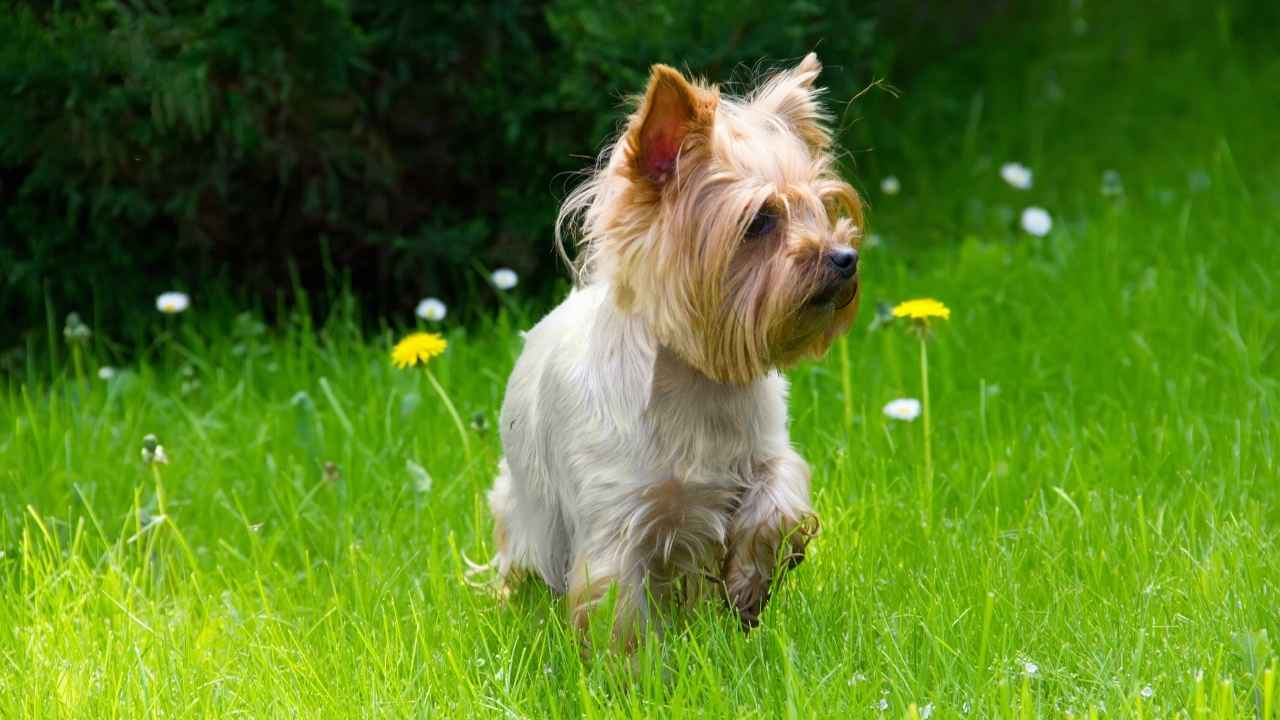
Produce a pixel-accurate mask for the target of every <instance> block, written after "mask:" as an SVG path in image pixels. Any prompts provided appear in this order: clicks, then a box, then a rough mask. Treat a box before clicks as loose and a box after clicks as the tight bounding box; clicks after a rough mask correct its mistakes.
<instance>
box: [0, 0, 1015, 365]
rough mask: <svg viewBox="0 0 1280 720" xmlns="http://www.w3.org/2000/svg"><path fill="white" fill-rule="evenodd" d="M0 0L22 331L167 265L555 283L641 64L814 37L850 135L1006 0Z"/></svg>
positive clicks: (430, 282) (92, 303)
mask: <svg viewBox="0 0 1280 720" xmlns="http://www.w3.org/2000/svg"><path fill="white" fill-rule="evenodd" d="M962 5H963V7H961V6H962ZM0 14H2V15H3V17H4V19H3V20H0V97H3V98H4V103H5V110H4V112H0V308H3V309H4V312H3V314H2V315H0V337H5V338H11V337H12V338H15V339H16V338H17V337H18V334H19V333H20V332H22V331H29V330H31V329H32V328H35V327H41V328H43V326H44V325H45V320H46V314H47V313H49V312H53V313H55V314H57V316H58V317H60V316H61V314H62V313H65V312H66V311H67V310H69V309H80V310H81V312H90V313H92V316H93V319H94V321H95V322H96V323H98V324H100V325H102V326H105V327H115V326H120V325H122V324H127V322H128V320H127V318H128V317H129V316H130V315H131V314H133V315H136V314H138V312H139V310H140V309H147V308H149V307H150V304H151V302H152V298H154V296H155V294H156V293H157V292H159V291H162V290H166V289H171V288H180V289H188V290H192V291H203V290H205V289H206V288H210V287H220V288H222V289H223V290H224V291H225V290H229V291H230V292H231V293H232V294H233V295H235V296H237V298H238V300H240V301H249V302H257V303H259V304H261V305H263V306H264V307H267V308H268V309H270V308H272V307H274V306H275V304H276V302H277V300H278V298H279V297H281V296H284V295H288V294H291V293H292V292H293V291H294V290H295V289H298V288H301V289H311V290H314V289H318V288H324V287H326V285H329V284H331V283H334V282H343V283H348V284H349V285H350V286H351V288H352V289H353V290H354V291H355V292H356V294H357V295H358V296H360V297H361V298H362V300H363V301H364V305H365V306H366V308H367V310H369V311H370V312H374V313H380V312H396V313H400V314H402V315H403V314H405V313H407V311H408V309H409V308H411V307H412V305H413V302H414V301H415V300H416V299H417V298H419V297H421V296H422V295H423V294H436V295H440V296H442V297H445V298H447V299H448V298H453V297H458V296H460V295H462V294H464V293H466V292H467V289H468V287H469V286H471V285H474V284H475V283H477V282H479V281H480V280H479V278H480V277H481V276H480V274H479V273H478V272H476V271H477V269H479V268H482V267H494V266H497V265H507V266H511V267H514V268H516V269H517V270H518V271H520V272H521V274H522V278H523V279H524V281H525V283H526V284H531V285H533V286H534V287H535V288H536V287H539V286H545V285H546V283H548V282H549V281H550V279H551V278H554V277H556V276H557V274H558V272H559V270H558V268H557V266H556V261H555V257H554V254H553V252H552V229H551V226H552V222H553V220H554V217H555V211H556V206H557V203H558V200H559V198H561V197H563V195H564V194H565V192H566V191H567V189H568V188H569V187H570V186H571V185H572V184H573V183H574V182H575V181H576V178H575V176H574V175H573V174H572V173H573V172H574V171H577V170H580V169H582V168H584V167H586V166H588V165H589V164H590V163H591V161H592V159H593V157H594V155H595V153H597V152H598V151H599V149H600V148H601V147H602V144H603V142H604V140H605V139H606V138H607V136H609V135H610V134H611V133H612V132H614V131H615V130H616V127H617V123H618V121H619V120H620V118H621V117H622V109H623V101H624V99H625V97H626V95H627V94H629V93H634V92H637V91H638V90H640V89H641V88H642V85H643V81H644V78H645V76H646V74H647V70H648V66H649V65H650V64H651V63H653V62H657V61H663V62H668V63H673V64H676V65H679V66H681V67H683V68H685V69H688V70H691V71H693V72H695V73H698V74H700V75H704V76H706V77H708V78H710V79H712V80H716V81H733V80H735V79H736V80H737V81H738V82H749V81H750V80H751V78H752V77H754V76H755V75H757V74H758V73H759V72H760V71H761V70H762V69H764V68H766V67H768V66H770V65H781V64H784V63H787V62H791V61H794V60H796V59H798V58H799V57H800V56H802V55H803V54H804V53H805V52H807V51H808V50H810V49H814V48H816V49H817V50H818V51H819V54H820V55H821V57H822V59H823V61H824V63H825V64H826V66H827V72H826V73H825V75H824V82H825V83H826V84H827V85H828V87H829V88H830V90H831V97H832V98H833V100H834V101H835V106H836V107H837V109H839V110H841V111H842V112H841V113H840V122H841V126H842V127H843V128H845V129H846V131H847V132H846V134H847V135H848V134H850V132H851V131H849V129H850V128H853V127H855V125H856V124H857V122H856V121H858V119H859V118H860V117H861V116H862V115H863V112H862V111H861V109H860V108H859V107H858V106H857V105H854V106H851V105H848V104H844V103H845V101H848V100H850V99H852V98H853V97H854V96H855V95H857V94H858V93H859V91H861V90H863V89H865V88H866V87H867V86H868V85H869V84H871V83H872V82H873V81H874V80H876V79H879V78H884V77H889V79H891V80H892V81H893V82H894V83H895V84H898V85H904V84H907V83H909V82H910V79H911V77H912V76H913V75H914V74H916V73H917V72H919V71H920V70H921V69H922V68H925V67H928V66H929V65H931V64H935V65H936V64H939V63H955V62H957V60H956V57H957V55H956V54H955V51H956V50H957V49H960V48H963V47H964V46H965V45H966V44H968V43H970V42H972V40H973V38H975V37H977V36H978V35H979V34H980V33H981V32H983V31H984V29H985V28H986V27H987V26H989V25H990V24H992V23H1008V22H1013V21H1014V19H1013V18H1011V17H1010V16H1011V15H1012V13H1011V12H1010V11H1009V10H1008V9H1006V8H1005V7H1004V6H1003V5H1002V4H1001V3H1000V2H998V1H995V0H985V1H984V2H979V3H964V4H961V3H948V2H943V1H941V0H916V1H915V2H907V3H901V2H900V3H885V2H882V3H860V4H849V3H837V4H822V3H811V2H779V3H772V2H757V1H754V0H709V1H708V2H703V3H686V2H676V1H664V2H652V3H612V2H600V1H598V0H550V2H521V1H519V0H490V1H488V2H477V3H452V2H449V3H444V2H423V1H420V0H348V1H347V2H340V1H338V0H303V1H290V0H212V1H211V2H205V1H196V0H167V1H166V0H106V1H104V2H84V3H81V2H52V3H50V2H24V3H15V2H10V3H8V4H7V6H5V7H4V8H3V11H2V13H0ZM900 58H910V63H905V62H903V61H902V60H900ZM762 61H763V63H765V64H764V65H762V64H761V63H762ZM872 95H873V96H874V95H877V94H876V93H872ZM861 102H862V101H860V103H861ZM865 102H870V103H877V102H883V100H881V99H880V98H877V97H870V96H869V97H868V98H867V99H866V100H865ZM860 103H859V104H860ZM956 110H957V112H963V108H957V109H956ZM892 115H893V112H892V110H891V109H890V110H887V111H885V112H877V113H876V114H875V117H876V118H877V121H878V122H883V123H891V122H892ZM889 142H890V144H891V142H892V141H891V140H890V141H889ZM846 144H847V145H850V146H851V147H854V148H855V149H856V147H857V146H858V143H857V142H856V140H855V141H854V142H852V143H849V142H847V143H846ZM883 144H884V143H881V145H882V146H883ZM854 157H856V155H852V156H851V160H850V162H851V163H852V162H853V160H852V158H854ZM9 344H11V343H10V342H8V341H6V342H3V343H0V345H9Z"/></svg>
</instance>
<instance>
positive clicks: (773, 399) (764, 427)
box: [489, 283, 810, 617]
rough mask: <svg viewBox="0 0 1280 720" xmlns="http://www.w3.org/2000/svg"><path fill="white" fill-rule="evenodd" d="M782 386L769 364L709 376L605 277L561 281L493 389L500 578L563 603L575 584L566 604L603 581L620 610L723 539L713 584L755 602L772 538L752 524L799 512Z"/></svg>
mask: <svg viewBox="0 0 1280 720" xmlns="http://www.w3.org/2000/svg"><path fill="white" fill-rule="evenodd" d="M786 394H787V383H786V380H785V379H783V377H782V376H781V375H779V374H778V373H777V372H771V373H769V374H768V375H766V376H764V377H762V378H760V379H758V380H756V381H754V382H752V383H750V384H749V385H746V386H736V385H726V384H721V383H716V382H714V381H712V380H709V379H707V378H706V377H704V376H702V375H701V374H699V373H697V372H695V371H694V370H693V369H692V368H689V367H688V366H687V365H685V364H684V363H683V362H682V361H680V360H679V359H678V358H677V357H676V356H675V355H674V354H673V353H671V352H670V351H668V350H665V349H663V348H661V347H660V346H659V345H658V344H657V343H656V341H655V340H654V338H653V337H652V336H651V335H650V333H649V332H648V331H647V330H646V329H645V327H644V325H643V323H642V321H641V320H640V319H639V318H638V317H636V316H635V315H629V314H626V313H624V312H622V311H620V310H619V309H618V308H617V307H616V306H615V305H614V303H613V301H612V299H611V292H610V288H609V286H608V285H606V284H603V283H599V284H595V285H591V286H588V287H586V288H583V289H580V290H575V291H574V292H573V293H571V294H570V295H569V297H568V298H567V299H566V300H565V301H564V302H563V303H561V305H560V306H559V307H557V308H556V309H555V310H554V311H553V312H551V313H550V314H549V315H547V316H546V317H545V318H543V319H542V321H541V322H539V323H538V324H537V325H536V326H535V327H534V328H533V329H532V330H531V331H530V332H529V333H528V334H527V336H526V345H525V349H524V352H523V353H522V354H521V356H520V359H519V361H518V362H517V363H516V367H515V370H514V372H513V373H512V375H511V379H510V381H509V383H508V385H507V394H506V400H505V401H504V403H503V407H502V420H501V423H502V425H501V432H502V441H503V446H504V448H505V449H506V452H507V457H506V460H505V462H504V465H503V467H502V472H501V474H500V476H499V477H498V479H497V482H496V483H495V485H494V487H493V489H492V490H491V491H490V493H489V502H490V506H491V508H492V510H493V513H494V516H495V519H496V521H497V522H498V523H499V526H500V530H499V542H500V544H504V546H503V547H500V548H499V557H498V558H497V562H498V569H499V572H500V574H501V575H502V576H503V577H504V578H511V577H512V576H513V574H515V573H518V572H519V571H520V570H533V571H535V572H536V573H537V574H538V575H539V576H541V578H542V579H543V580H544V581H545V582H546V583H547V584H548V585H549V586H550V587H551V588H553V589H554V590H556V591H558V592H569V593H570V596H571V602H572V601H573V599H574V596H575V594H576V593H579V592H581V593H585V595H586V596H585V597H581V598H579V599H578V600H579V602H578V603H573V604H574V605H575V607H580V606H581V605H584V604H589V603H590V602H591V601H592V600H594V599H597V598H598V597H599V595H600V594H601V592H602V591H603V590H604V589H607V584H608V583H610V582H617V583H618V584H619V587H620V588H621V591H622V597H621V605H620V612H624V611H626V612H639V613H640V615H641V617H644V616H645V615H647V612H646V605H645V593H646V591H647V592H649V593H654V594H661V593H662V592H663V591H664V590H666V589H667V588H668V587H669V585H670V582H671V581H672V580H674V579H675V578H676V577H677V576H679V575H681V574H686V573H709V574H712V575H714V576H716V577H719V576H720V574H721V568H722V565H723V564H724V562H725V560H726V559H727V558H728V557H732V556H733V555H734V554H735V553H734V551H735V550H736V555H737V556H739V557H740V559H741V562H739V563H737V564H733V563H730V564H729V566H728V567H725V570H726V571H727V572H726V576H725V577H724V580H725V582H726V585H727V587H728V588H729V589H730V592H731V594H732V593H733V591H734V588H735V586H741V587H738V588H737V589H738V592H739V593H743V592H751V593H755V594H756V595H757V598H755V599H758V600H759V601H761V602H762V601H763V599H764V595H763V594H764V593H767V589H768V588H767V584H768V582H769V572H768V570H771V569H772V565H773V562H774V555H773V553H774V552H775V551H776V548H777V542H776V541H774V542H772V543H769V542H767V539H766V543H765V544H766V545H767V547H764V548H761V547H757V545H758V543H759V540H760V538H757V530H758V529H759V528H760V527H761V526H762V525H764V526H770V525H772V526H773V527H774V528H775V529H777V530H782V529H784V528H779V527H777V526H778V525H779V524H780V523H781V522H782V520H783V518H785V519H787V520H789V521H790V522H792V523H798V522H800V521H802V520H804V519H805V518H807V517H808V516H809V513H810V509H809V472H808V468H807V466H806V465H805V463H804V461H803V460H801V459H800V457H799V456H798V455H796V454H795V452H794V451H793V450H792V449H791V446H790V442H789V439H788V436H787V414H786ZM775 517H776V518H777V520H776V521H773V522H771V521H772V520H773V519H774V518H775ZM504 532H505V538H504V537H503V533H504ZM735 545H736V547H735ZM759 551H763V552H764V553H765V554H766V555H767V558H757V557H756V555H757V554H758V552H759ZM757 560H760V561H763V562H764V563H766V564H767V567H766V568H758V567H756V566H755V562H756V561H757ZM748 561H749V562H748ZM735 573H736V575H735ZM747 586H750V587H747ZM744 599H745V598H744ZM756 612H757V613H758V609H757V610H756Z"/></svg>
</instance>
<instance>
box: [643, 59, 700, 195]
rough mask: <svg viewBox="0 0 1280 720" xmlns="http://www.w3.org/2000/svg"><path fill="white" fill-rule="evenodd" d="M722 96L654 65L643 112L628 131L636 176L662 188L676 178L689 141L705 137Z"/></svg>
mask: <svg viewBox="0 0 1280 720" xmlns="http://www.w3.org/2000/svg"><path fill="white" fill-rule="evenodd" d="M719 101H720V94H719V93H718V92H717V91H716V89H715V88H705V87H700V86H698V85H695V84H693V83H690V82H689V81H688V80H686V79H685V77H684V75H681V74H680V71H678V70H676V69H675V68H672V67H668V66H666V65H654V66H653V68H652V70H651V71H650V73H649V86H648V88H647V89H646V90H645V93H644V100H643V101H641V103H640V109H639V110H637V111H636V113H635V114H634V115H632V116H631V123H630V127H629V128H628V130H627V146H628V148H627V149H628V159H629V162H630V164H631V167H632V169H633V170H634V171H635V174H636V175H637V176H639V177H640V178H643V179H644V180H647V181H648V182H650V183H653V184H654V185H657V186H661V185H663V184H665V183H666V182H667V180H669V179H671V178H672V177H674V175H675V170H676V160H677V158H679V156H680V150H681V148H682V147H684V146H685V143H686V140H688V139H689V138H690V137H691V136H693V135H699V134H700V135H703V136H705V135H706V133H708V132H709V131H710V129H711V125H712V123H713V122H714V120H715V113H716V105H717V104H718V103H719Z"/></svg>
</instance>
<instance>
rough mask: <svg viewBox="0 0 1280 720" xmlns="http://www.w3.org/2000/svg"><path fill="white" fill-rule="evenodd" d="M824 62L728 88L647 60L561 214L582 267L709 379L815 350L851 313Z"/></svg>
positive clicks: (846, 196) (845, 228) (855, 215)
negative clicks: (604, 148) (618, 123)
mask: <svg viewBox="0 0 1280 720" xmlns="http://www.w3.org/2000/svg"><path fill="white" fill-rule="evenodd" d="M821 69H822V66H821V64H819V62H818V58H817V56H815V55H813V54H810V55H808V56H807V57H805V59H804V60H803V61H801V62H800V64H799V65H797V66H796V67H794V68H792V69H790V70H785V71H782V72H779V73H777V74H775V75H773V76H772V77H770V78H768V79H767V80H765V81H764V82H763V83H762V84H761V85H760V86H759V87H758V88H757V89H756V90H755V91H754V92H751V93H750V94H748V95H746V96H744V97H740V98H739V97H722V96H721V95H720V92H719V89H718V88H716V87H715V86H711V85H706V84H704V83H701V82H697V81H690V80H688V79H686V78H685V77H684V76H683V75H681V74H680V73H679V72H678V71H676V70H674V69H672V68H670V67H667V66H665V65H655V66H654V67H653V70H652V72H651V74H650V77H649V85H648V88H647V89H646V90H645V93H644V96H643V98H642V99H640V100H639V104H638V106H637V108H636V110H635V112H634V113H633V114H632V115H631V117H630V119H629V121H628V123H627V127H626V129H625V131H624V132H623V134H622V136H621V137H620V138H619V139H618V141H617V142H616V143H615V144H614V145H613V146H612V147H611V149H610V150H609V151H608V152H607V155H606V157H607V163H606V164H605V165H603V166H602V167H601V168H600V169H599V170H598V171H597V172H596V173H595V174H594V175H593V176H592V178H591V179H590V180H588V181H587V182H586V183H584V184H583V185H582V186H581V187H579V188H578V189H577V190H576V191H575V192H574V193H573V195H571V196H570V198H569V199H568V200H567V201H566V203H565V205H564V207H563V208H562V209H561V214H560V229H561V230H563V229H564V228H565V226H566V225H573V226H574V227H575V229H577V230H579V231H580V238H579V242H580V246H581V254H580V256H579V261H578V270H579V272H580V273H581V274H582V275H583V276H584V277H586V278H588V279H591V280H596V279H599V280H605V281H608V282H610V283H611V284H612V286H613V292H614V301H615V302H616V303H617V304H618V305H619V307H621V308H623V309H624V310H626V311H628V312H634V313H637V314H639V315H640V316H642V317H643V318H644V319H645V321H646V322H647V324H648V325H649V327H650V328H651V329H652V331H653V332H654V333H655V334H656V336H657V338H658V340H659V341H660V342H662V343H663V344H665V345H667V346H668V347H670V348H672V349H673V350H675V351H676V352H677V353H678V354H679V355H680V356H681V357H682V358H683V359H684V360H685V361H686V362H688V363H689V364H690V365H692V366H693V367H694V368H696V369H698V370H699V371H700V372H702V373H703V374H705V375H707V376H708V377H711V378H713V379H715V380H718V381H721V382H732V383H746V382H749V381H751V380H752V379H754V378H757V377H760V376H761V375H763V374H764V373H766V372H768V371H769V370H770V369H771V368H774V367H786V366H788V365H791V364H793V363H795V362H796V361H798V360H800V359H801V358H804V357H806V356H818V355H821V354H822V353H824V352H825V351H826V349H827V348H828V346H829V345H830V344H831V341H832V340H833V339H834V338H835V337H836V336H837V335H838V334H840V333H841V332H843V331H844V330H845V329H846V328H847V327H848V326H849V323H850V322H852V320H853V317H854V314H855V313H856V311H857V306H858V250H857V248H858V246H859V244H860V237H861V231H860V225H861V203H860V201H859V199H858V195H857V193H856V192H855V191H854V189H853V188H852V187H851V186H850V185H849V184H848V183H846V182H844V181H843V180H842V179H840V177H839V176H838V175H837V173H836V168H835V157H834V154H833V149H832V140H831V133H830V131H829V129H828V127H827V121H828V118H827V116H826V114H825V113H824V111H823V108H822V107H821V105H820V104H819V96H820V94H821V92H822V91H821V89H819V88H815V87H814V85H813V83H814V80H815V79H816V78H817V76H818V73H819V72H820V71H821Z"/></svg>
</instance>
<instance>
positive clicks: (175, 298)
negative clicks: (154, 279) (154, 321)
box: [156, 291, 191, 315]
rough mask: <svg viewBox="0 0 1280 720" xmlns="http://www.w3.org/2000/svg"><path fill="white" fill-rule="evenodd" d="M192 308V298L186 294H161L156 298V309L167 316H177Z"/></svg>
mask: <svg viewBox="0 0 1280 720" xmlns="http://www.w3.org/2000/svg"><path fill="white" fill-rule="evenodd" d="M189 307H191V297H190V296H189V295H187V294H186V293H184V292H176V291H175V292H167V293H160V296H159V297H157V298H156V309H157V310H159V311H160V312H162V313H164V314H165V315H177V314H178V313H180V312H183V311H184V310H186V309H187V308H189Z"/></svg>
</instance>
